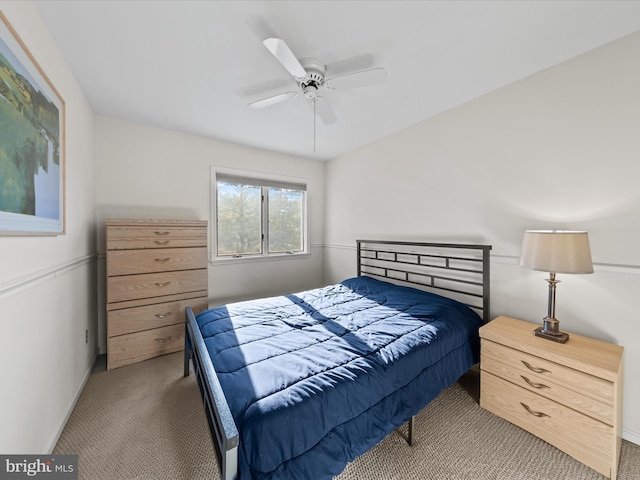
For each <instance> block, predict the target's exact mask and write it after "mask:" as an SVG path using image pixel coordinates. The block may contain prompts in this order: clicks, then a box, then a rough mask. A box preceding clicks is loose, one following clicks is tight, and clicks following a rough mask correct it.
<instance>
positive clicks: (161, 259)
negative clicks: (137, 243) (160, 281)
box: [153, 257, 171, 263]
mask: <svg viewBox="0 0 640 480" xmlns="http://www.w3.org/2000/svg"><path fill="white" fill-rule="evenodd" d="M169 260H171V257H166V258H154V259H153V261H154V262H160V263H164V262H168V261H169Z"/></svg>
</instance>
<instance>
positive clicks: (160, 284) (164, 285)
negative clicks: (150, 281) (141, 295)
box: [154, 282, 171, 287]
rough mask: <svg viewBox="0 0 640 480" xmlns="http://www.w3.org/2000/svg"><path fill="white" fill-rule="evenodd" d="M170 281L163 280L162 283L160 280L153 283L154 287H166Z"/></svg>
mask: <svg viewBox="0 0 640 480" xmlns="http://www.w3.org/2000/svg"><path fill="white" fill-rule="evenodd" d="M170 283H171V282H164V283H160V282H156V283H155V284H154V285H155V286H156V287H166V286H167V285H169V284H170Z"/></svg>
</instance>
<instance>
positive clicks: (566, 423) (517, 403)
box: [480, 353, 615, 477]
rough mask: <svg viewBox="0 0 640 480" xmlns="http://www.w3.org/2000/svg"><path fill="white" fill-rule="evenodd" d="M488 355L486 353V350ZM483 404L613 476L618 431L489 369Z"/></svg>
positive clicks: (485, 375)
mask: <svg viewBox="0 0 640 480" xmlns="http://www.w3.org/2000/svg"><path fill="white" fill-rule="evenodd" d="M483 354H484V353H483ZM481 375H482V377H481V387H480V388H481V391H480V405H481V406H482V407H483V408H485V409H487V410H489V411H490V412H492V413H494V414H495V415H498V416H499V417H502V418H504V419H505V420H508V421H509V422H511V423H513V424H515V425H517V426H519V427H521V428H523V429H525V430H527V431H528V432H531V433H532V434H534V435H536V436H537V437H539V438H541V439H543V440H544V441H546V442H548V443H550V444H551V445H554V446H555V447H557V448H559V449H561V450H563V451H564V452H566V453H567V454H569V455H571V456H572V457H574V458H575V459H576V460H578V461H580V462H582V463H584V464H585V465H588V466H589V467H591V468H593V469H594V470H596V471H597V472H599V473H601V474H603V475H605V476H606V477H610V476H611V450H612V448H613V446H614V445H615V439H614V430H613V428H612V427H610V426H608V425H605V424H604V423H602V422H599V421H597V420H594V419H592V418H590V417H587V416H586V415H582V414H580V413H578V412H576V411H575V410H573V409H570V408H567V407H564V406H563V405H560V404H558V403H556V402H554V401H552V400H549V399H546V398H544V397H542V396H540V395H537V394H535V393H532V392H529V391H528V390H525V389H524V388H520V387H518V386H516V385H513V384H512V383H510V382H507V381H505V380H503V379H501V378H498V377H496V376H494V375H492V374H491V373H489V372H487V371H482V373H481Z"/></svg>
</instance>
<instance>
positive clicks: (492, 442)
mask: <svg viewBox="0 0 640 480" xmlns="http://www.w3.org/2000/svg"><path fill="white" fill-rule="evenodd" d="M99 370H100V369H97V370H96V372H95V373H94V374H93V375H91V377H90V378H89V381H88V382H87V386H86V388H85V389H84V391H83V393H82V395H81V397H80V399H79V401H78V404H77V406H76V408H75V410H74V411H73V413H72V415H71V417H70V419H69V422H68V424H67V426H66V428H65V429H64V432H63V433H62V436H61V437H60V440H59V442H58V444H57V446H56V448H55V451H54V453H68V454H77V455H78V456H79V457H78V462H79V477H80V478H81V479H87V480H89V479H90V480H94V479H95V480H102V479H104V480H120V479H123V480H124V479H140V480H163V479H167V480H182V479H184V480H191V479H193V480H196V479H213V480H215V479H218V478H219V474H218V469H217V468H218V467H217V463H216V460H215V454H214V451H213V445H212V443H211V438H210V436H209V430H208V426H207V422H206V419H205V415H204V410H203V407H202V404H201V400H200V394H199V393H198V389H197V386H196V384H195V380H194V377H193V375H191V376H189V377H187V378H183V377H182V353H179V354H172V355H167V356H164V357H159V358H156V359H153V360H148V361H146V362H142V363H139V364H136V365H131V366H128V367H123V368H120V369H116V370H112V371H109V372H106V371H99ZM477 389H478V375H477V374H473V373H472V374H469V375H467V376H466V377H464V378H463V379H462V380H461V381H460V382H458V383H456V384H455V385H454V386H452V387H451V388H449V389H448V390H445V391H444V392H442V393H441V394H440V396H439V397H438V398H437V399H435V400H434V401H433V402H431V404H430V405H429V406H427V407H426V408H425V409H424V410H423V411H422V412H420V414H419V415H418V416H417V422H416V437H415V443H414V446H413V447H409V446H408V445H407V443H406V441H405V436H406V430H400V431H398V432H396V433H393V434H391V435H389V436H388V437H387V438H386V439H385V440H384V441H382V442H381V443H380V444H378V445H377V446H376V447H374V448H373V449H372V450H370V451H369V452H367V453H366V454H364V455H363V456H361V457H359V458H358V459H357V460H356V461H354V462H353V463H351V464H350V465H348V466H347V468H346V469H345V470H344V472H343V473H342V474H341V475H340V476H338V477H337V478H336V480H355V479H358V480H362V479H366V480H372V479H398V480H400V479H402V480H407V479H416V480H418V479H420V480H426V479H447V480H469V479H473V480H485V479H486V480H488V479H492V480H498V479H513V480H557V479H571V480H590V479H594V480H595V479H597V480H601V479H603V478H604V477H602V476H601V475H599V474H598V473H596V472H595V471H593V470H591V469H590V468H588V467H586V466H584V465H582V464H581V463H579V462H577V461H575V460H573V459H572V458H571V457H569V456H567V455H565V454H563V453H562V452H560V451H559V450H557V449H555V448H553V447H551V446H550V445H548V444H546V443H544V442H543V441H541V440H539V439H537V438H536V437H534V436H532V435H530V434H528V433H526V432H525V431H523V430H521V429H519V428H517V427H515V426H513V425H511V424H509V423H508V422H505V421H503V420H501V419H499V418H497V417H495V416H494V415H492V414H490V413H488V412H486V411H484V410H482V409H481V408H480V407H479V406H478V404H477ZM618 478H619V479H621V480H638V479H640V446H637V445H634V444H631V443H629V442H623V446H622V455H621V465H620V468H619V470H618ZM297 480H305V479H297Z"/></svg>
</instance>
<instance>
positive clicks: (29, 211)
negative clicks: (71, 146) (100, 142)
mask: <svg viewBox="0 0 640 480" xmlns="http://www.w3.org/2000/svg"><path fill="white" fill-rule="evenodd" d="M65 133H66V132H65V102H64V100H63V98H62V97H61V95H60V94H59V93H58V91H57V90H56V88H55V87H54V86H53V84H52V83H51V81H50V80H49V78H48V77H47V75H46V73H45V72H44V70H43V69H42V68H41V67H40V65H39V64H38V62H37V61H36V59H35V58H34V57H33V55H32V54H31V52H30V51H29V49H28V48H27V46H26V45H25V44H24V42H23V41H22V40H21V39H20V37H19V35H18V34H17V32H16V31H15V30H14V28H13V27H12V26H11V24H10V23H9V21H8V19H7V18H6V17H5V16H4V14H3V13H2V12H1V11H0V235H64V234H65V233H66V228H65V213H66V212H65V207H66V205H65V173H66V172H65Z"/></svg>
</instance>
